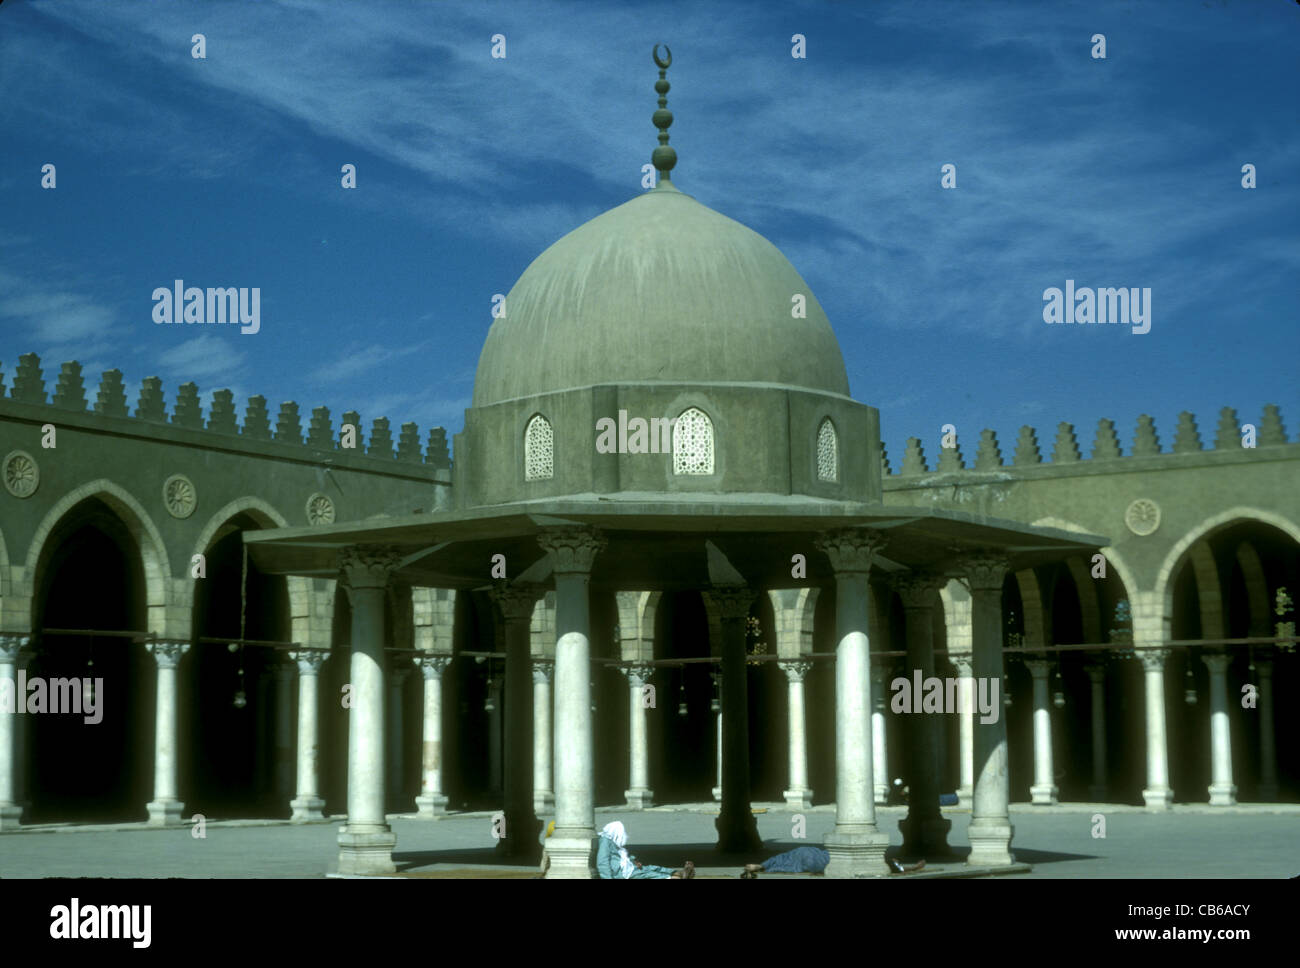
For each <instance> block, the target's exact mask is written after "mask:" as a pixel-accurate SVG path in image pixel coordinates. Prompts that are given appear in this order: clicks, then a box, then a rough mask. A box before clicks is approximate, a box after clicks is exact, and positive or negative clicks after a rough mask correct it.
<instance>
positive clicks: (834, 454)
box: [817, 417, 840, 483]
mask: <svg viewBox="0 0 1300 968" xmlns="http://www.w3.org/2000/svg"><path fill="white" fill-rule="evenodd" d="M839 479H840V443H839V435H838V434H837V433H836V432H835V423H834V421H832V420H831V418H830V417H825V418H823V419H822V423H821V426H820V427H818V428H817V480H819V481H829V482H831V483H835V482H836V481H838V480H839Z"/></svg>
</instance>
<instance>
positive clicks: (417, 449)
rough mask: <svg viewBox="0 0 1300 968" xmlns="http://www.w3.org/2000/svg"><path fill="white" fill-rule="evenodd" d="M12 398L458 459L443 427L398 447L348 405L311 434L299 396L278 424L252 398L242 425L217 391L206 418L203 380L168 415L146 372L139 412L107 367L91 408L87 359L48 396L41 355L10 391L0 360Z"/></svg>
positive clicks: (274, 438) (392, 453)
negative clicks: (349, 434) (350, 430)
mask: <svg viewBox="0 0 1300 968" xmlns="http://www.w3.org/2000/svg"><path fill="white" fill-rule="evenodd" d="M9 400H11V401H13V402H15V403H23V404H29V405H35V406H44V407H49V408H50V409H51V410H54V411H70V412H73V413H91V414H99V415H101V416H104V417H126V418H130V419H134V420H139V421H142V422H144V423H153V424H164V425H169V426H173V427H183V428H186V429H189V430H198V431H204V432H208V433H213V434H221V435H224V436H227V437H242V438H244V439H246V440H257V441H265V442H271V443H274V444H283V445H285V446H286V447H305V448H312V449H315V450H341V451H344V452H345V453H349V454H353V455H356V456H358V457H363V456H364V457H372V458H375V459H378V460H397V461H406V462H409V463H415V464H424V465H427V466H428V467H431V468H433V469H435V470H446V469H449V468H450V467H451V456H450V454H449V452H448V450H447V431H446V430H445V429H444V428H442V427H435V428H433V429H432V430H430V431H429V439H428V441H427V444H426V446H425V447H424V449H423V450H422V449H421V446H420V429H419V427H418V426H417V425H416V424H414V423H404V424H402V427H401V431H400V432H399V434H398V439H397V445H396V447H394V445H393V436H392V431H391V429H390V427H389V422H388V418H387V417H376V418H375V419H374V421H373V423H372V424H371V429H370V434H369V437H368V438H367V437H365V436H364V435H363V434H362V430H361V415H360V414H359V413H357V412H356V411H355V410H349V411H347V412H345V413H344V414H343V421H342V423H341V424H340V426H339V432H338V436H337V437H336V436H335V432H334V427H333V422H332V420H331V418H330V411H329V408H328V407H316V408H315V409H313V410H312V412H311V418H310V420H309V421H308V425H307V432H306V435H305V436H304V434H303V428H302V418H301V416H300V415H299V410H298V404H297V403H295V402H294V401H292V400H288V401H285V402H284V403H282V404H280V412H279V414H278V415H277V416H276V420H275V425H274V426H272V424H271V417H270V414H269V412H268V411H267V408H266V398H265V397H263V396H253V397H249V398H248V405H247V406H246V407H245V408H244V415H243V422H242V423H239V422H237V415H236V410H235V401H234V394H233V393H232V392H231V391H230V390H217V391H216V392H215V393H214V394H213V400H212V406H211V408H210V409H209V411H208V413H207V419H206V420H205V419H204V414H203V407H202V404H201V402H200V400H199V387H198V384H196V383H192V382H191V383H182V384H181V385H180V386H179V387H178V388H177V393H176V403H175V406H174V407H173V409H172V412H171V414H170V416H169V415H168V413H167V404H166V399H165V397H164V394H163V383H162V380H161V379H160V378H159V377H156V376H150V377H145V378H144V380H143V381H141V384H140V395H139V397H138V398H137V399H136V404H135V411H134V413H132V412H129V410H128V407H127V395H126V387H125V385H124V384H123V382H122V371H121V370H115V369H114V370H105V371H104V373H103V375H102V376H101V378H100V381H99V390H98V392H97V394H96V398H95V403H94V406H93V407H89V406H88V403H87V400H86V389H85V383H84V380H83V378H82V372H81V364H80V363H79V362H77V361H76V360H72V361H70V362H67V363H64V364H63V365H62V367H61V369H60V371H59V377H58V381H57V383H56V385H55V387H54V392H53V395H52V396H49V397H48V399H47V393H46V387H45V377H44V375H43V374H42V371H41V358H40V357H39V356H37V355H36V354H35V353H27V354H25V355H24V356H20V357H19V358H18V369H17V370H16V371H15V373H14V378H13V386H12V388H10V389H8V390H7V391H6V388H5V374H4V370H3V365H2V364H0V402H3V401H9ZM348 425H351V426H352V427H354V428H355V440H354V441H353V440H349V443H354V444H355V447H352V446H349V447H344V446H342V443H343V434H344V428H345V427H346V426H348Z"/></svg>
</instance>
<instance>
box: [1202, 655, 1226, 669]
mask: <svg viewBox="0 0 1300 968" xmlns="http://www.w3.org/2000/svg"><path fill="white" fill-rule="evenodd" d="M1201 661H1202V662H1204V663H1205V665H1206V666H1207V667H1208V668H1209V670H1210V671H1211V672H1214V673H1224V672H1227V671H1228V663H1230V662H1231V661H1232V656H1230V655H1227V654H1226V653H1224V652H1205V653H1203V654H1202V655H1201Z"/></svg>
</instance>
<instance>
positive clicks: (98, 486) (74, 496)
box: [20, 478, 189, 638]
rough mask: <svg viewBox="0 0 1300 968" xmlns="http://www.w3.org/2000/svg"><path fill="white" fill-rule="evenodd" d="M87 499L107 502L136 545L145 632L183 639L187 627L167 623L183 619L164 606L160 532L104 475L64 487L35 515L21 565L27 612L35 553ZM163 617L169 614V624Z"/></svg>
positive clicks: (166, 575) (168, 575) (166, 568)
mask: <svg viewBox="0 0 1300 968" xmlns="http://www.w3.org/2000/svg"><path fill="white" fill-rule="evenodd" d="M91 498H95V499H97V500H99V501H102V502H103V503H104V504H105V505H107V506H108V508H109V509H110V510H111V511H112V512H113V513H114V514H116V515H117V517H118V519H119V520H121V522H122V524H123V525H125V527H126V529H127V532H128V533H129V534H130V535H131V539H132V540H133V541H134V542H135V545H136V550H137V551H138V553H139V555H140V560H141V562H142V563H143V565H144V585H145V617H146V618H145V621H146V624H147V626H148V628H147V631H149V632H150V633H152V634H154V635H157V636H161V637H166V636H173V637H177V638H188V636H189V629H188V628H185V629H180V628H174V627H173V626H175V625H176V624H177V623H178V622H179V621H180V619H181V616H182V615H184V617H185V618H188V615H186V614H185V613H184V612H182V611H181V610H179V609H175V610H174V609H171V608H169V606H170V605H172V604H173V601H172V599H173V595H172V594H171V591H172V588H171V585H172V581H173V579H172V568H171V561H170V559H169V558H168V556H167V546H166V544H165V543H164V542H163V538H162V533H161V532H160V531H159V530H158V526H157V525H156V524H154V522H153V519H152V518H151V517H149V512H148V511H146V510H145V509H144V506H143V505H142V504H141V503H140V502H139V501H137V500H136V499H135V497H134V496H133V495H132V494H131V493H130V492H129V491H127V489H126V488H124V487H122V486H121V485H120V484H117V483H115V482H113V481H110V480H108V479H107V478H99V479H98V480H94V481H88V482H86V483H85V484H82V485H81V486H80V487H78V488H76V489H75V490H72V491H69V492H68V493H67V494H65V495H64V496H63V497H61V498H60V499H59V500H58V501H57V502H55V504H54V506H53V507H52V508H50V510H49V511H48V512H46V514H45V517H44V518H42V519H41V523H40V525H38V526H37V528H36V532H35V534H33V535H32V542H31V544H30V545H29V546H28V548H27V563H26V565H25V567H24V577H25V578H26V579H27V582H26V584H27V588H26V589H25V591H26V596H25V597H26V603H25V604H26V610H27V613H28V615H29V616H30V615H31V608H32V605H33V599H34V596H35V594H36V588H37V586H38V584H39V582H40V576H39V575H38V574H37V569H38V567H39V566H40V563H41V556H42V553H43V552H44V551H45V548H46V544H47V543H48V541H49V537H50V534H51V532H53V531H54V529H55V528H56V527H58V525H59V523H60V522H61V521H62V520H63V518H64V517H65V516H66V515H67V514H68V512H70V511H71V510H72V509H73V508H75V507H76V506H77V505H78V504H81V503H82V502H83V501H86V500H89V499H91ZM20 607H21V604H20ZM169 618H170V619H171V621H170V623H169V621H168V620H169Z"/></svg>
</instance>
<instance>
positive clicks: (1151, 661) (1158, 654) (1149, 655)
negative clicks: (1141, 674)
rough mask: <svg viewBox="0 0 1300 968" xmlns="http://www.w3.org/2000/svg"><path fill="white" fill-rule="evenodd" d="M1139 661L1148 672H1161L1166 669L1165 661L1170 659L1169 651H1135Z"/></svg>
mask: <svg viewBox="0 0 1300 968" xmlns="http://www.w3.org/2000/svg"><path fill="white" fill-rule="evenodd" d="M1134 651H1135V652H1136V653H1137V657H1138V659H1139V660H1140V661H1141V663H1142V668H1143V669H1145V670H1146V671H1147V672H1160V671H1162V670H1163V669H1164V667H1165V659H1167V658H1169V650H1168V649H1135V650H1134Z"/></svg>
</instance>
